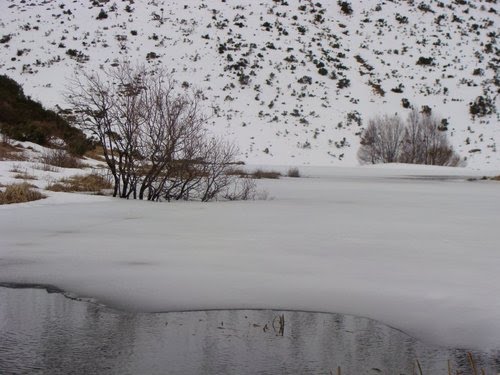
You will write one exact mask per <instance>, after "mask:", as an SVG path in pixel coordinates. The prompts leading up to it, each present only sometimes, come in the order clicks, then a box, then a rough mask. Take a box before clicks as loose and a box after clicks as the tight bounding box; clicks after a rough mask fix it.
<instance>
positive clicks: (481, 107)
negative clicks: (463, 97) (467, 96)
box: [469, 95, 496, 117]
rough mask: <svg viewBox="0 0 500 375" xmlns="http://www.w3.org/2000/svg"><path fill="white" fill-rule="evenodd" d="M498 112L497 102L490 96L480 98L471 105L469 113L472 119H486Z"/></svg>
mask: <svg viewBox="0 0 500 375" xmlns="http://www.w3.org/2000/svg"><path fill="white" fill-rule="evenodd" d="M495 112H496V107H495V102H494V100H493V99H491V98H490V97H489V96H488V95H482V96H478V97H477V98H476V100H474V101H473V102H472V103H470V104H469V113H470V114H471V115H472V117H475V116H477V117H484V116H488V115H492V114H493V113H495Z"/></svg>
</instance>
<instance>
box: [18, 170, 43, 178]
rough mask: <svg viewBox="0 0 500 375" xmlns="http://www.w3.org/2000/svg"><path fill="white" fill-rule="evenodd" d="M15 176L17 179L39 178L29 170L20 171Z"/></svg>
mask: <svg viewBox="0 0 500 375" xmlns="http://www.w3.org/2000/svg"><path fill="white" fill-rule="evenodd" d="M14 178H15V179H16V180H38V178H37V177H36V176H34V175H32V174H29V173H28V172H26V171H24V172H20V173H17V174H16V175H15V176H14Z"/></svg>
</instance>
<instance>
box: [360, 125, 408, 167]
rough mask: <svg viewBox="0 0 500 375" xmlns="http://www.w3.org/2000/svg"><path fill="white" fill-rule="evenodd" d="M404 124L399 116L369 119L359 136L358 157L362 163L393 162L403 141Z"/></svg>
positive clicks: (396, 158) (397, 156)
mask: <svg viewBox="0 0 500 375" xmlns="http://www.w3.org/2000/svg"><path fill="white" fill-rule="evenodd" d="M403 135H404V124H403V122H402V121H401V118H400V117H399V116H396V115H395V116H384V117H376V118H374V119H370V120H369V122H368V127H367V129H366V130H365V132H364V133H363V135H362V137H361V147H360V150H359V151H358V159H359V161H360V162H361V163H363V164H369V163H371V164H376V163H394V162H396V161H397V160H398V158H399V154H400V152H401V144H402V142H403Z"/></svg>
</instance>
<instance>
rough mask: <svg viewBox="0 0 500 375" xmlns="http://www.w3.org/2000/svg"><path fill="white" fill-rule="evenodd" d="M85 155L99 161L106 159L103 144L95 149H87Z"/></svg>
mask: <svg viewBox="0 0 500 375" xmlns="http://www.w3.org/2000/svg"><path fill="white" fill-rule="evenodd" d="M84 156H86V157H88V158H91V159H94V160H98V161H106V159H104V151H103V149H102V146H97V147H95V148H94V149H92V150H89V151H87V152H86V153H85V155H84Z"/></svg>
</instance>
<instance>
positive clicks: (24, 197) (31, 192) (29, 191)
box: [0, 182, 45, 204]
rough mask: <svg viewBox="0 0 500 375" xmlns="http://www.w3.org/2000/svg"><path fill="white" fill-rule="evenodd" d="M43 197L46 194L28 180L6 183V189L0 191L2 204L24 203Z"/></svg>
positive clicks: (0, 202)
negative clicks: (36, 188)
mask: <svg viewBox="0 0 500 375" xmlns="http://www.w3.org/2000/svg"><path fill="white" fill-rule="evenodd" d="M43 198H45V195H43V194H42V193H40V192H39V191H38V190H35V189H34V186H33V185H31V184H28V183H26V182H23V183H20V184H10V185H6V187H5V191H0V204H12V203H23V202H30V201H35V200H38V199H43Z"/></svg>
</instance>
